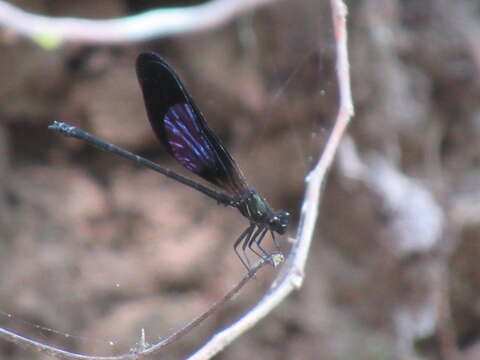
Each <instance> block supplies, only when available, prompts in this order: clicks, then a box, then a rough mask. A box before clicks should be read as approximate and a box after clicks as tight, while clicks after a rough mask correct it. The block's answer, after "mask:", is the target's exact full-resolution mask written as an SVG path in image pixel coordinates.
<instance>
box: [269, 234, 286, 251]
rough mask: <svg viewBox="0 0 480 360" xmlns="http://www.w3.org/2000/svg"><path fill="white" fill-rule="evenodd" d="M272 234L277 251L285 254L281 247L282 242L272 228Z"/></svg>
mask: <svg viewBox="0 0 480 360" xmlns="http://www.w3.org/2000/svg"><path fill="white" fill-rule="evenodd" d="M270 234H272V239H273V243H274V244H275V247H276V248H277V251H278V252H279V253H280V254H283V252H282V249H281V248H280V244H279V243H278V240H277V239H276V238H275V233H274V232H273V231H272V230H270Z"/></svg>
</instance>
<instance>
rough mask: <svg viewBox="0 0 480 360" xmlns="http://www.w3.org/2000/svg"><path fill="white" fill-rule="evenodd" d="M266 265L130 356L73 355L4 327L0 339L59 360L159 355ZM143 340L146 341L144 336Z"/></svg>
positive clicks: (119, 359) (133, 358) (113, 359)
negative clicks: (178, 327) (165, 335)
mask: <svg viewBox="0 0 480 360" xmlns="http://www.w3.org/2000/svg"><path fill="white" fill-rule="evenodd" d="M266 264H270V262H269V261H266V260H264V259H261V260H260V261H259V262H258V263H257V264H255V266H254V267H252V269H251V270H250V271H249V272H248V273H247V274H246V275H245V276H244V277H243V278H242V279H241V280H240V281H239V282H238V283H237V284H236V285H235V286H234V287H233V288H232V289H231V290H230V291H229V292H227V293H226V294H225V295H224V296H223V297H222V298H221V299H219V300H218V301H216V302H215V303H214V304H213V305H212V306H210V307H209V308H208V309H207V310H206V311H205V312H203V313H202V314H200V315H199V316H197V317H196V318H195V319H193V320H192V321H191V322H189V323H188V324H187V325H185V326H183V327H182V328H181V329H179V330H177V331H176V332H174V333H173V334H171V335H170V336H168V337H166V338H164V339H162V340H160V341H159V342H158V343H156V344H153V345H150V346H148V347H147V348H145V347H144V346H142V348H140V349H139V350H137V351H135V352H132V353H130V354H122V355H117V356H94V355H84V354H78V353H73V352H69V351H66V350H63V349H60V348H57V347H54V346H49V345H46V344H44V343H41V342H38V341H35V340H32V339H29V338H27V337H25V336H22V335H19V334H16V333H15V332H13V331H11V330H8V329H6V328H2V327H0V338H2V339H5V340H7V341H9V342H12V343H14V344H18V345H21V346H23V347H26V348H29V349H32V350H36V351H39V352H42V353H45V354H48V355H50V356H54V357H56V358H58V359H64V360H136V359H141V358H145V357H146V356H148V355H152V354H158V353H159V352H160V351H161V350H162V349H163V348H164V347H166V346H167V345H170V344H171V343H173V342H174V341H176V340H178V339H180V338H182V337H183V336H185V335H187V334H188V333H190V331H191V330H192V329H194V328H195V327H197V326H199V325H200V324H201V323H202V322H203V321H205V320H206V319H207V318H208V317H209V316H210V315H212V314H213V313H215V312H216V311H217V310H219V309H220V307H221V306H223V305H224V304H225V303H226V302H227V301H229V300H231V299H232V298H233V297H235V296H236V295H237V294H238V293H239V292H240V290H241V289H242V288H243V287H244V286H245V285H246V284H247V283H248V281H249V280H250V279H252V278H253V277H255V274H256V273H257V272H258V270H260V268H262V267H263V266H264V265H266ZM142 338H143V339H144V334H143V335H142ZM142 343H144V340H143V341H142Z"/></svg>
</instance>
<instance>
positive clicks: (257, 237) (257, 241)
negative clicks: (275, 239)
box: [250, 228, 271, 258]
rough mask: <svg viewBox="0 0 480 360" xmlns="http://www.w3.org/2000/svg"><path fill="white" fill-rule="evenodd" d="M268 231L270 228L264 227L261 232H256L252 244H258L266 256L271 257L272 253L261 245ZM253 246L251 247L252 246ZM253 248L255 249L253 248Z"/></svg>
mask: <svg viewBox="0 0 480 360" xmlns="http://www.w3.org/2000/svg"><path fill="white" fill-rule="evenodd" d="M267 231H268V228H264V229H262V232H261V233H258V232H257V233H255V235H254V236H253V237H252V240H251V244H250V246H252V245H253V244H254V243H255V244H256V245H257V247H258V248H259V249H260V250H261V251H262V252H263V254H264V255H265V257H266V258H269V257H270V256H271V254H270V253H269V252H268V251H267V250H265V249H264V248H263V247H262V246H261V245H260V243H261V242H262V240H263V238H264V237H265V235H266V234H267ZM250 248H251V247H250ZM252 250H253V249H252Z"/></svg>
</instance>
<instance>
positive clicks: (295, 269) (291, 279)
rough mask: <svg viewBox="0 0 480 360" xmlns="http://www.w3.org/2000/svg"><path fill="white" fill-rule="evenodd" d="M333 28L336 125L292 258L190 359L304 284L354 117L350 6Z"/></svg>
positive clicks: (312, 180)
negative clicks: (326, 185) (332, 175)
mask: <svg viewBox="0 0 480 360" xmlns="http://www.w3.org/2000/svg"><path fill="white" fill-rule="evenodd" d="M330 3H331V6H332V16H333V25H334V31H335V39H336V49H337V61H336V69H337V78H338V82H339V90H340V94H339V96H340V105H339V111H338V114H337V119H336V122H335V126H334V128H333V130H332V134H331V135H330V138H329V140H328V142H327V145H326V147H325V151H324V152H323V154H322V157H321V158H320V160H319V162H318V163H317V165H316V167H315V168H314V169H313V170H312V171H311V172H310V174H309V175H308V177H307V189H306V192H305V201H304V203H303V207H302V213H301V216H300V225H299V229H298V233H297V237H296V242H295V244H294V246H293V248H292V252H291V253H290V256H289V258H288V259H287V262H286V264H285V266H284V268H283V271H282V272H281V273H280V274H279V276H278V277H277V279H276V281H275V282H274V283H273V285H272V287H271V289H270V291H269V292H268V293H267V294H266V295H265V296H264V297H263V298H262V299H261V300H260V302H259V303H258V304H257V305H256V306H255V307H254V308H253V309H252V310H250V311H249V312H248V313H247V314H245V315H244V316H243V317H242V318H241V319H239V320H238V321H237V322H236V323H234V324H233V325H231V326H229V327H227V328H225V329H224V330H222V331H221V332H219V333H217V334H216V335H215V336H214V337H212V338H211V339H210V341H209V342H207V343H206V344H205V345H204V346H203V347H201V348H200V349H199V350H198V351H197V352H195V353H194V354H192V355H191V356H190V357H189V358H188V359H189V360H203V359H210V358H211V357H213V356H214V355H215V354H217V353H219V352H220V351H221V350H222V349H224V348H225V347H226V346H228V345H229V344H230V343H232V342H233V341H234V340H235V339H236V338H237V337H239V336H240V335H241V334H243V333H244V332H246V331H247V330H248V329H250V328H251V327H253V326H254V325H255V324H256V323H258V322H259V321H260V320H261V319H262V318H263V317H265V316H266V315H267V314H268V313H270V312H271V311H272V310H273V309H274V308H275V307H276V306H277V305H278V304H279V303H281V302H282V301H283V300H284V299H285V298H286V297H287V296H288V295H289V294H290V293H291V292H292V291H293V290H295V289H298V288H299V287H300V286H301V285H302V282H303V278H304V269H305V263H306V260H307V255H308V251H309V249H310V244H311V241H312V237H313V232H314V229H315V223H316V220H317V215H318V206H319V203H320V195H321V190H322V185H323V182H324V179H325V176H326V174H327V172H328V170H329V168H330V167H331V165H332V162H333V158H334V155H335V153H336V151H337V148H338V146H339V143H340V140H341V139H342V136H343V134H344V132H345V130H346V128H347V125H348V123H349V122H350V118H351V117H352V116H353V102H352V97H351V90H350V73H349V63H348V48H347V28H346V16H347V7H346V6H345V4H344V3H343V1H342V0H331V1H330Z"/></svg>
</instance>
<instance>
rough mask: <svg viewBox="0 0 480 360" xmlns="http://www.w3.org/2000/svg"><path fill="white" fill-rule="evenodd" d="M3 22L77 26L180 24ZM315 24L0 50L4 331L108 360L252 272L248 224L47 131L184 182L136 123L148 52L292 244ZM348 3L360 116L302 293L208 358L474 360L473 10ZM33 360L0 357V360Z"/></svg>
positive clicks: (30, 6)
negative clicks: (124, 153)
mask: <svg viewBox="0 0 480 360" xmlns="http://www.w3.org/2000/svg"><path fill="white" fill-rule="evenodd" d="M14 3H15V4H17V5H19V6H22V8H24V9H26V10H29V11H33V12H37V13H41V14H46V15H51V16H78V17H88V18H109V17H120V16H126V15H128V14H132V13H136V12H139V11H142V10H146V9H149V8H155V7H158V6H159V5H164V6H166V5H182V2H180V1H168V2H166V1H163V2H162V1H154V0H150V1H146V0H145V1H133V0H131V1H128V0H105V1H85V0H84V1H68V2H67V1H48V0H44V1H40V0H38V1H26V0H25V1H15V2H14ZM193 3H197V2H195V1H188V2H184V3H183V4H193ZM328 5H329V4H328V2H326V1H325V2H323V1H316V0H284V1H279V2H278V3H273V4H271V5H269V6H267V7H264V8H261V9H259V10H257V11H255V12H253V13H250V14H247V15H243V16H241V17H238V18H236V19H235V20H234V21H232V22H230V23H229V24H228V25H224V26H222V27H220V28H218V29H216V30H212V31H208V32H203V33H200V34H190V35H183V36H179V37H176V38H168V39H163V40H158V41H152V42H148V43H142V44H138V45H135V46H132V45H129V46H115V47H108V46H81V45H72V44H65V45H63V46H62V47H60V48H59V49H57V50H54V51H47V50H44V49H41V48H39V47H38V46H36V45H35V44H32V43H31V42H30V41H28V40H25V39H20V38H16V37H15V36H12V34H7V33H4V34H3V35H2V37H1V38H0V39H1V42H0V47H1V52H0V74H1V81H0V324H1V325H2V326H5V327H8V328H10V329H13V330H15V331H17V332H19V333H21V334H24V335H27V336H30V337H33V338H35V339H38V340H40V341H42V342H45V343H48V344H55V345H61V346H63V347H65V348H66V349H68V350H71V351H76V352H80V353H88V354H92V353H93V354H98V355H108V354H114V353H121V352H123V351H128V349H130V348H132V347H133V346H135V343H136V342H137V341H138V339H139V336H140V330H141V329H142V328H144V329H145V331H146V334H147V340H148V341H149V342H154V341H155V340H157V339H158V338H159V337H162V336H165V335H167V334H169V333H171V332H172V331H173V330H175V329H177V328H178V327H180V326H181V325H183V324H185V323H186V322H187V321H189V320H190V319H192V317H194V316H195V315H197V314H199V313H200V312H201V311H203V310H204V309H206V308H207V307H208V305H209V304H211V303H212V302H214V301H215V300H216V299H217V298H218V297H219V296H221V295H222V294H223V293H224V292H226V291H227V290H228V289H229V288H230V287H231V286H232V285H233V284H234V283H235V282H236V281H237V280H238V279H239V278H240V277H241V276H242V275H243V274H244V269H243V267H242V265H241V264H240V262H239V261H238V259H237V258H236V256H235V254H234V252H233V250H232V245H233V242H234V240H235V239H236V237H237V236H238V235H239V234H240V233H241V232H242V231H243V229H244V228H245V226H246V225H247V223H246V221H245V219H243V218H242V217H241V216H240V215H239V214H238V213H237V212H236V211H235V210H232V209H225V208H223V207H221V206H217V205H216V204H215V203H214V202H212V201H211V200H210V199H208V198H206V197H205V196H203V195H201V194H198V193H196V192H194V191H192V190H190V189H188V188H186V187H184V186H182V185H180V184H177V183H175V182H173V181H171V180H169V179H166V178H164V177H162V176H161V175H158V174H155V173H153V172H151V171H148V170H144V169H141V168H138V167H136V166H135V165H133V164H130V163H128V162H126V161H125V160H122V159H119V158H117V157H115V156H114V155H111V154H106V153H103V152H100V151H98V150H96V149H93V148H91V147H89V146H87V145H85V144H83V143H81V142H79V141H77V140H72V139H66V138H63V137H62V136H60V135H58V134H55V133H52V132H50V131H48V130H47V126H48V124H50V123H51V122H52V121H53V120H58V121H66V122H69V123H72V124H75V125H78V126H80V127H82V128H84V129H86V130H88V131H90V132H92V133H94V134H96V135H98V136H100V137H102V138H104V139H106V140H108V141H111V142H113V143H115V144H117V145H120V146H122V147H125V148H127V149H129V150H131V151H135V152H138V153H140V154H142V155H144V156H146V157H148V158H150V159H152V160H155V161H157V162H159V163H160V164H162V165H165V166H167V167H170V168H172V169H176V170H178V171H180V172H182V171H183V169H181V168H180V167H179V166H178V165H177V164H175V163H174V161H172V159H171V158H170V157H169V156H168V155H167V154H166V153H165V151H164V150H163V148H162V147H161V146H160V145H159V144H158V143H157V141H156V139H155V138H154V136H153V134H152V133H151V130H150V127H149V124H148V121H147V118H146V114H145V110H144V107H143V101H142V98H141V94H140V89H139V87H138V84H137V80H136V77H135V73H134V61H135V58H136V56H137V54H138V53H139V52H141V51H142V50H154V51H157V52H159V53H160V54H162V56H164V57H165V58H166V59H168V60H169V62H170V63H171V64H172V65H173V66H174V68H175V69H177V71H178V73H179V74H180V76H181V77H182V79H183V81H184V82H185V84H186V85H187V87H188V89H189V90H190V92H191V93H192V95H193V97H194V99H195V100H196V102H197V104H198V105H199V107H200V108H201V109H202V110H203V112H204V114H205V115H206V118H207V121H208V122H209V124H210V125H211V127H212V128H213V129H214V130H215V131H216V132H217V133H218V134H219V136H220V137H221V138H222V139H223V140H224V141H225V143H226V145H227V147H228V148H229V150H230V152H231V153H232V155H233V156H234V157H235V159H236V160H237V161H238V163H239V164H240V166H241V167H242V168H243V170H244V172H245V174H246V176H247V179H248V180H249V182H250V184H251V185H252V186H253V187H255V188H256V189H257V190H258V191H259V192H261V193H262V194H263V195H264V196H265V197H266V198H267V199H268V200H269V202H270V204H271V205H272V206H273V207H274V208H278V209H287V210H289V211H290V212H291V213H292V215H293V220H292V225H291V228H290V231H289V236H290V237H293V236H294V235H295V228H296V225H297V220H298V215H299V209H300V204H301V196H302V193H303V179H304V176H305V174H306V172H307V171H308V169H309V167H310V166H311V165H312V164H313V161H314V160H315V159H316V157H317V155H318V154H319V153H320V151H321V149H322V147H323V145H324V143H325V140H326V138H327V136H328V134H329V132H330V129H331V127H332V121H333V119H334V117H335V114H336V106H337V96H336V84H335V75H334V73H333V71H334V50H335V48H334V46H335V44H334V42H333V31H332V27H331V19H330V8H329V6H328ZM348 5H349V12H350V16H349V37H350V38H349V45H350V46H349V48H350V56H351V58H350V61H351V71H352V81H353V94H354V100H355V105H356V117H355V119H354V121H353V124H352V127H351V128H350V136H351V137H350V138H349V139H348V140H347V141H346V142H345V144H344V146H343V147H342V151H341V154H340V156H339V158H338V161H337V163H336V166H335V167H334V169H333V171H332V173H331V174H330V178H329V181H328V183H327V185H326V187H325V189H324V190H325V192H324V198H323V202H322V208H321V212H320V220H319V223H318V228H317V233H316V239H315V241H314V244H313V248H312V251H311V254H310V259H309V263H308V267H307V274H306V281H305V283H304V286H303V288H302V289H301V291H299V292H298V293H296V294H294V295H293V296H291V297H290V298H289V299H288V300H287V301H286V302H285V303H284V304H282V305H281V306H280V307H279V308H278V309H277V310H276V311H275V312H274V313H272V314H271V315H270V316H269V317H268V318H266V319H265V321H263V322H262V323H261V324H260V325H259V326H257V327H255V328H254V329H253V330H251V331H250V332H249V333H247V334H246V335H244V336H243V337H241V338H240V339H239V340H238V341H236V342H235V343H234V344H233V345H232V346H231V347H229V348H228V349H227V350H226V351H224V352H223V353H222V354H221V355H219V356H218V358H219V359H252V358H253V359H398V358H401V359H455V358H458V359H480V350H478V349H479V345H478V344H477V341H478V337H479V335H480V334H479V330H480V325H479V322H480V303H479V300H478V298H479V297H478V292H479V291H478V286H477V284H478V282H477V281H480V278H479V276H478V273H479V271H478V266H477V260H476V259H477V257H478V256H479V255H480V246H479V240H480V239H479V230H480V211H479V201H478V200H479V199H480V142H479V141H478V140H479V134H480V116H479V114H480V107H479V106H480V102H479V101H478V99H479V84H480V83H479V76H480V75H479V74H480V51H479V49H480V40H479V39H480V22H479V21H478V19H479V17H480V5H479V4H478V2H476V1H468V0H457V1H447V0H432V1H428V0H421V1H420V0H418V1H412V0H411V1H400V0H397V1H395V0H364V1H350V2H349V3H348ZM289 236H284V237H282V238H281V243H282V244H283V246H284V248H285V250H287V249H288V247H289V245H288V237H289ZM265 242H266V243H270V240H265ZM274 276H275V271H274V270H272V269H264V270H262V272H261V273H260V274H259V276H258V277H257V279H256V280H255V281H252V282H251V284H249V285H248V286H247V288H246V289H245V290H244V291H243V292H242V293H241V295H240V296H238V297H237V298H235V299H234V300H233V301H232V302H230V303H229V304H228V305H227V306H226V307H224V308H223V310H222V311H220V313H217V314H215V315H214V316H212V317H211V318H210V319H209V320H207V321H206V322H205V323H204V324H203V325H202V326H201V327H199V328H197V329H195V330H194V331H193V332H192V333H191V334H190V335H188V336H187V337H185V338H184V339H182V340H181V341H179V342H177V343H175V344H173V345H171V346H170V347H169V348H168V349H167V350H166V352H165V355H163V357H162V358H165V359H179V358H183V357H185V356H187V355H188V354H190V353H192V352H193V351H194V350H195V349H196V348H197V347H198V346H200V345H201V344H202V343H203V342H204V341H205V340H206V339H208V338H209V337H210V336H211V335H212V334H213V333H214V332H215V331H216V330H219V329H221V328H222V327H223V326H225V325H227V324H229V323H230V322H232V321H234V320H235V319H236V318H238V316H240V315H241V314H242V313H243V312H244V311H245V310H246V309H248V308H249V307H250V306H252V305H253V304H254V303H255V302H256V301H257V300H258V299H259V298H260V297H261V296H262V294H263V293H264V292H265V290H266V289H268V286H269V284H270V282H271V280H272V279H273V278H274ZM477 278H478V279H477ZM7 314H13V318H10V317H8V316H7ZM65 334H70V335H72V336H69V337H67V336H65ZM109 341H112V342H113V345H112V344H109ZM40 358H44V357H42V356H41V355H39V354H36V353H32V352H29V351H25V350H22V349H20V348H19V347H18V346H14V345H11V344H9V343H6V342H0V359H40Z"/></svg>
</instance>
